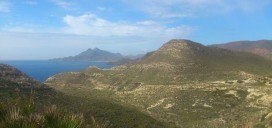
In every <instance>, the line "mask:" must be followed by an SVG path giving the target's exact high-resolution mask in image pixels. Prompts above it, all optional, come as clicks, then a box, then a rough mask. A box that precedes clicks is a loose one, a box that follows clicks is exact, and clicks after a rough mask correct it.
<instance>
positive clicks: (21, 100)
mask: <svg viewBox="0 0 272 128" xmlns="http://www.w3.org/2000/svg"><path fill="white" fill-rule="evenodd" d="M32 100H33V101H32ZM30 101H32V102H31V105H32V103H33V111H35V112H41V111H43V108H45V107H49V106H52V105H56V106H57V107H58V108H59V109H61V110H63V111H71V112H75V113H83V115H84V118H85V121H84V123H90V122H91V120H92V116H94V117H95V118H96V119H98V121H99V120H105V121H108V122H109V124H110V127H113V128H114V127H139V128H144V127H146V128H150V127H151V128H152V127H155V128H158V127H166V125H165V124H163V123H161V122H159V121H157V120H155V119H153V118H151V117H150V116H148V115H146V114H143V113H141V112H139V111H137V110H135V109H134V108H132V107H125V106H122V105H118V104H115V103H113V102H111V101H107V100H101V99H91V100H90V99H86V98H83V97H76V96H68V95H64V94H63V93H61V92H58V91H56V90H54V89H52V88H49V87H47V86H45V85H43V84H41V83H39V82H37V81H35V80H33V79H31V78H29V77H28V76H27V75H25V74H24V73H22V72H21V71H19V70H18V69H16V68H14V67H11V66H9V65H4V64H0V117H1V114H2V113H1V112H2V111H1V107H2V105H7V104H9V105H10V106H13V107H18V108H19V107H20V108H24V106H28V105H30ZM23 112H24V109H23ZM1 121H2V120H0V124H1Z"/></svg>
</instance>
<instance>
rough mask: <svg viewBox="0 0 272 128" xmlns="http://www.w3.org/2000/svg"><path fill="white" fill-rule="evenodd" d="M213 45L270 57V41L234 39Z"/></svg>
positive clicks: (271, 44) (271, 49)
mask: <svg viewBox="0 0 272 128" xmlns="http://www.w3.org/2000/svg"><path fill="white" fill-rule="evenodd" d="M211 46H213V47H219V48H225V49H230V50H234V51H243V52H250V53H254V54H257V55H260V56H264V57H267V58H270V59H271V58H272V41H271V40H258V41H235V42H229V43H224V44H215V45H211Z"/></svg>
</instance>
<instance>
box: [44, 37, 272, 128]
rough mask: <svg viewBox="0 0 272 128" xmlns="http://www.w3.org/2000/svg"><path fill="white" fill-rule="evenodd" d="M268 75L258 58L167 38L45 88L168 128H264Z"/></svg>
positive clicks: (268, 66)
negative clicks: (103, 102) (137, 55)
mask: <svg viewBox="0 0 272 128" xmlns="http://www.w3.org/2000/svg"><path fill="white" fill-rule="evenodd" d="M271 71H272V62H271V61H270V60H267V59H265V58H262V57H260V56H258V55H254V54H251V53H244V52H234V51H230V50H225V49H221V48H214V47H206V46H203V45H201V44H199V43H195V42H192V41H189V40H171V41H169V42H167V43H166V44H164V45H163V46H162V47H161V48H160V49H158V50H157V51H154V52H152V53H149V54H148V55H146V56H145V57H144V58H143V59H142V60H139V61H137V62H134V63H131V64H127V65H122V66H118V67H115V68H112V69H109V70H101V69H98V68H96V67H91V68H88V69H86V70H84V71H81V72H70V73H63V74H59V75H56V76H53V77H51V78H49V79H48V80H47V81H46V85H48V86H50V87H53V88H55V89H57V90H59V91H61V92H64V93H66V94H69V95H74V96H81V97H87V98H89V99H107V100H111V101H114V102H115V103H118V104H121V105H124V106H129V107H134V108H137V109H138V110H139V111H142V112H144V113H146V114H149V115H150V116H152V117H153V118H155V119H158V120H160V121H163V122H167V123H168V124H170V125H171V126H177V127H195V128H196V127H199V128H203V127H204V128H205V127H207V128H211V127H223V128H224V127H226V128H228V127H239V128H240V127H251V126H252V127H253V126H256V127H257V126H258V127H259V126H260V127H262V126H265V125H268V124H269V121H271V118H272V117H271V114H269V112H271V107H272V106H271V105H272V102H271V100H270V99H271V98H272V93H271V91H272V90H271V87H272V78H271V75H272V72H271ZM262 117H263V118H262ZM259 119H262V120H260V121H261V122H259Z"/></svg>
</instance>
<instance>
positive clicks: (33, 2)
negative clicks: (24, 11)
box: [24, 0, 38, 5]
mask: <svg viewBox="0 0 272 128" xmlns="http://www.w3.org/2000/svg"><path fill="white" fill-rule="evenodd" d="M24 3H25V4H28V5H37V4H38V2H37V1H35V0H26V1H24Z"/></svg>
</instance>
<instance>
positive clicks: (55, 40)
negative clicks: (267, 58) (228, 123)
mask: <svg viewBox="0 0 272 128" xmlns="http://www.w3.org/2000/svg"><path fill="white" fill-rule="evenodd" d="M271 24H272V0H0V60H37V59H39V60H40V59H50V58H56V57H66V56H71V55H76V54H78V53H80V52H82V51H85V50H87V49H88V48H100V49H103V50H107V51H111V52H118V53H121V54H124V55H135V54H143V53H146V52H150V51H153V50H156V49H158V48H159V47H161V45H162V44H164V43H166V42H167V41H169V40H171V39H189V40H192V41H195V42H199V43H201V44H204V45H209V44H218V43H226V42H230V41H238V40H261V39H269V40H271V39H272V25H271Z"/></svg>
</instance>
